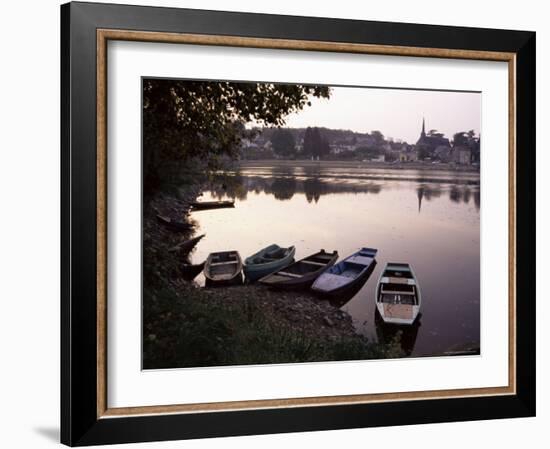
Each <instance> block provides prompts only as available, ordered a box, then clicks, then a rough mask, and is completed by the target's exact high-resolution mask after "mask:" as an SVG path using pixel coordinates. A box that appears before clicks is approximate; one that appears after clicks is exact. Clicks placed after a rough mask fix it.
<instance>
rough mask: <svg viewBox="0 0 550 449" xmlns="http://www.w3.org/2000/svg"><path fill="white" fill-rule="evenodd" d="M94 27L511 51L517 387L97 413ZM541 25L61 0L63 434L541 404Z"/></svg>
mask: <svg viewBox="0 0 550 449" xmlns="http://www.w3.org/2000/svg"><path fill="white" fill-rule="evenodd" d="M98 29H116V30H140V31H149V32H171V33H193V34H206V35H224V36H241V37H250V38H263V39H287V40H300V41H322V42H334V43H353V44H375V45H383V46H402V47H418V48H445V49H460V50H472V51H492V52H507V53H514V54H515V56H516V63H515V68H516V73H515V85H516V90H515V101H516V116H515V139H516V148H517V158H516V165H515V168H516V172H515V176H516V192H517V194H516V236H517V239H516V248H515V250H516V267H515V269H516V284H515V288H516V297H517V302H516V307H515V312H516V318H515V319H516V322H515V324H516V363H515V378H516V394H513V395H502V396H485V397H455V398H449V399H424V400H402V401H391V402H382V403H368V404H348V405H328V406H303V407H289V408H274V409H260V410H234V411H215V412H202V413H181V414H178V413H175V414H156V415H150V416H143V415H142V416H126V417H116V418H108V417H102V416H99V417H98V408H97V403H98V390H97V385H98V371H97V360H98V346H97V339H98V334H97V319H98V318H97V282H96V273H97V225H96V222H97V192H96V184H97V168H96V156H97V133H96V131H97V110H96V100H97V90H96V88H97V85H96V63H97V34H96V31H97V30H98ZM535 39H536V37H535V33H533V32H527V31H508V30H495V29H479V28H459V27H448V26H434V25H417V24H404V23H389V22H370V21H357V20H341V19H328V18H311V17H291V16H276V15H264V14H248V13H235V12H217V11H202V10H190V9H174V8H156V7H142V6H126V5H111V4H93V3H79V2H77V3H69V4H65V5H62V6H61V205H62V207H61V261H62V262H61V442H62V443H64V444H67V445H70V446H81V445H93V444H109V443H128V442H144V441H155V440H176V439H188V438H205V437H219V436H234V435H250V434H268V433H282V432H303V431H314V430H331V429H349V428H357V427H376V426H396V425H406V424H421V423H436V422H448V421H463V420H483V419H495V418H513V417H529V416H534V415H535V404H536V402H535V352H536V351H535V131H536V130H535V100H536V99H535Z"/></svg>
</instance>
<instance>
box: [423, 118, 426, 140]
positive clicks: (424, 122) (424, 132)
mask: <svg viewBox="0 0 550 449" xmlns="http://www.w3.org/2000/svg"><path fill="white" fill-rule="evenodd" d="M422 137H426V121H425V120H424V117H422Z"/></svg>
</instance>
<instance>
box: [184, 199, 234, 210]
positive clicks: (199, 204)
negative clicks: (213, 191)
mask: <svg viewBox="0 0 550 449" xmlns="http://www.w3.org/2000/svg"><path fill="white" fill-rule="evenodd" d="M191 207H192V208H193V210H204V209H219V208H222V207H235V201H196V202H194V203H191Z"/></svg>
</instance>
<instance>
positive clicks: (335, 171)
mask: <svg viewBox="0 0 550 449" xmlns="http://www.w3.org/2000/svg"><path fill="white" fill-rule="evenodd" d="M230 198H234V199H235V207H234V208H228V209H217V210H205V211H196V212H193V213H192V218H193V219H194V220H195V221H196V222H197V224H198V233H205V234H206V237H205V238H204V239H203V240H202V241H201V243H200V245H198V247H197V248H196V250H195V251H194V252H193V253H192V260H193V261H194V262H199V261H202V260H204V259H205V258H206V257H207V255H208V254H209V253H210V252H213V251H221V250H232V249H235V250H238V251H239V252H240V254H241V256H242V257H243V259H244V258H245V257H247V256H249V255H251V254H253V253H254V252H256V251H258V250H259V249H261V248H263V247H265V246H267V245H269V244H271V243H278V244H279V245H281V246H290V245H295V246H296V258H297V259H299V258H302V257H305V256H307V255H308V254H311V253H313V252H316V251H318V250H319V249H321V248H324V249H325V250H327V251H332V250H337V251H338V253H339V255H340V258H343V257H345V256H347V255H349V254H352V253H353V252H355V251H356V250H357V249H358V248H360V247H362V246H368V247H372V248H377V249H378V255H377V265H376V267H375V268H374V271H373V273H372V275H371V276H370V278H369V279H368V280H367V282H366V283H365V284H364V285H363V286H362V287H361V289H360V290H359V291H358V292H357V293H356V294H355V295H354V296H353V297H351V298H341V301H340V302H339V304H338V305H339V306H340V307H341V308H342V309H343V310H345V311H347V312H348V313H349V314H350V315H351V316H352V318H353V321H354V324H355V327H356V329H357V331H358V332H361V333H363V334H365V335H366V336H368V337H369V338H370V339H373V340H378V341H380V340H384V339H389V338H393V336H394V335H395V333H396V331H397V330H396V329H395V328H392V327H388V326H386V325H384V324H383V323H381V322H380V320H379V319H377V317H376V315H375V309H376V307H375V303H374V299H375V298H374V295H375V289H376V283H377V280H378V276H379V275H380V271H381V270H382V269H383V267H384V266H385V264H386V263H387V262H408V263H410V264H411V265H412V266H413V268H414V271H415V273H416V275H417V277H418V281H419V284H420V288H421V290H422V309H421V315H420V317H419V319H418V320H417V323H416V325H415V326H412V327H408V328H404V329H402V335H401V344H402V346H403V349H404V351H405V353H406V354H407V355H411V356H430V355H442V354H447V353H450V352H453V351H463V350H464V348H470V349H471V348H472V347H473V348H479V336H480V304H479V300H480V212H479V210H480V185H479V173H478V172H464V171H456V170H449V169H438V168H434V167H431V169H430V170H426V169H423V170H419V169H407V168H387V166H386V167H385V168H369V167H366V166H361V165H357V166H355V165H354V164H339V163H334V164H331V163H330V162H327V163H325V162H323V163H321V164H315V163H307V164H304V165H303V166H302V165H301V164H300V163H296V164H289V163H285V164H272V163H247V164H246V165H245V166H243V167H242V168H241V169H240V171H239V172H238V173H232V174H231V173H230V174H228V175H227V176H223V177H221V178H220V179H219V180H217V181H216V182H215V183H213V184H212V187H211V190H208V191H206V192H205V193H204V195H203V196H202V197H201V198H200V200H201V201H207V200H212V199H230ZM201 276H202V275H201ZM197 281H198V282H199V283H203V282H204V279H203V278H198V279H197Z"/></svg>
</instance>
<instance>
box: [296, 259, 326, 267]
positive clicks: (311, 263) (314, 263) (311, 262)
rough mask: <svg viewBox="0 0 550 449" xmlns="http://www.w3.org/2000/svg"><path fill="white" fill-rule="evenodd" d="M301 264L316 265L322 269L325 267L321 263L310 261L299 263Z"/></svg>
mask: <svg viewBox="0 0 550 449" xmlns="http://www.w3.org/2000/svg"><path fill="white" fill-rule="evenodd" d="M301 262H302V263H307V264H309V265H317V266H319V267H324V266H325V265H326V263H322V262H313V261H312V260H302V261H301Z"/></svg>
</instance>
